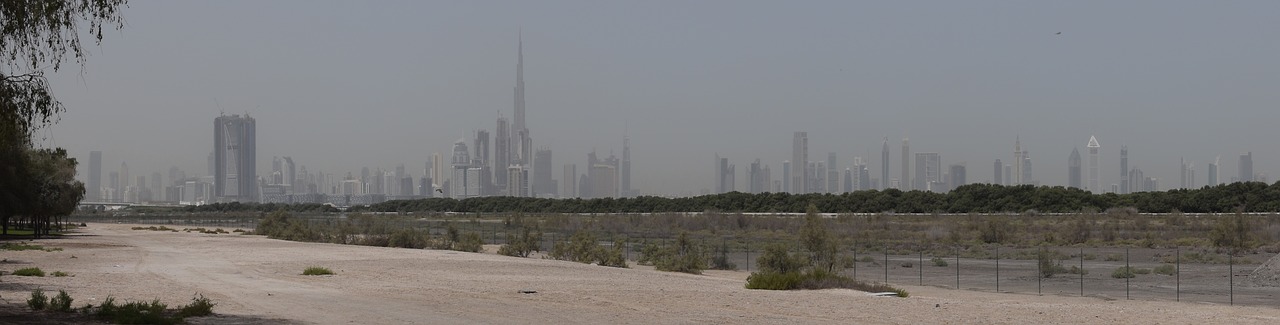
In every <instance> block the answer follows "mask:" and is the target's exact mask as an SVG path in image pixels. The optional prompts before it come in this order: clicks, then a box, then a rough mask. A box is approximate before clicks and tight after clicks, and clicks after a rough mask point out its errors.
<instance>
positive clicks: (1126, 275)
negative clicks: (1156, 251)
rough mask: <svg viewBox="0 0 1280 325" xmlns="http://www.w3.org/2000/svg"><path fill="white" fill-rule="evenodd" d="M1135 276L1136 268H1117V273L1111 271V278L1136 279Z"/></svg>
mask: <svg viewBox="0 0 1280 325" xmlns="http://www.w3.org/2000/svg"><path fill="white" fill-rule="evenodd" d="M1135 274H1136V272H1134V268H1133V267H1131V266H1121V267H1119V268H1116V270H1115V271H1111V277H1112V278H1116V279H1131V278H1135V277H1137V275H1135Z"/></svg>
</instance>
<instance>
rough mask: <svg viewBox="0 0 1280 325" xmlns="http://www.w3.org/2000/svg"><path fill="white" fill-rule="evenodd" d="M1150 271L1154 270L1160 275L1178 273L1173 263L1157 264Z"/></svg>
mask: <svg viewBox="0 0 1280 325" xmlns="http://www.w3.org/2000/svg"><path fill="white" fill-rule="evenodd" d="M1152 272H1155V273H1156V274H1160V275H1174V274H1178V269H1177V268H1176V267H1174V265H1173V264H1164V265H1161V266H1157V267H1156V268H1155V269H1154V270H1152Z"/></svg>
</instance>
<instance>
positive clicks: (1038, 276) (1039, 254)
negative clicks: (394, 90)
mask: <svg viewBox="0 0 1280 325" xmlns="http://www.w3.org/2000/svg"><path fill="white" fill-rule="evenodd" d="M1042 257H1044V247H1040V250H1039V251H1037V252H1036V295H1042V294H1044V293H1043V292H1042V291H1041V289H1040V288H1041V287H1043V285H1041V284H1040V282H1042V280H1041V279H1043V278H1044V270H1043V269H1042V268H1043V267H1044V266H1041V265H1040V258H1042Z"/></svg>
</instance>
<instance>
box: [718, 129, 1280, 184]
mask: <svg viewBox="0 0 1280 325" xmlns="http://www.w3.org/2000/svg"><path fill="white" fill-rule="evenodd" d="M900 150H901V158H900V163H901V168H900V170H899V171H900V172H901V177H898V178H890V173H889V167H890V157H891V156H890V148H889V138H885V139H884V143H883V145H882V147H881V151H880V166H879V167H880V173H879V174H880V175H879V176H880V177H879V178H873V177H871V173H870V170H869V167H868V166H867V164H866V163H865V161H864V160H863V158H862V157H854V158H853V163H852V164H851V165H849V166H848V167H845V171H844V176H843V177H840V176H839V175H840V174H839V171H838V167H837V166H838V165H837V154H836V153H834V152H832V153H828V155H827V159H826V161H812V160H810V158H809V135H808V133H807V132H795V133H794V134H793V135H792V146H791V153H792V156H791V160H784V161H783V162H782V171H783V175H782V177H781V180H774V178H773V177H774V175H772V173H771V172H770V169H769V166H768V165H767V164H762V163H761V161H760V159H758V158H757V159H755V160H754V161H753V162H752V163H751V167H750V169H748V171H747V175H746V180H747V181H748V182H749V183H748V185H747V187H746V188H743V189H739V188H737V187H735V186H734V184H735V181H734V180H735V178H736V175H735V171H736V168H735V166H734V164H732V163H730V161H729V159H728V158H726V157H721V156H720V155H719V154H716V155H715V173H714V174H713V175H714V176H715V177H714V181H713V186H712V187H711V190H710V191H706V192H709V193H725V192H732V191H739V190H745V191H746V192H748V193H763V192H787V193H797V194H801V193H842V192H851V191H857V190H870V189H889V188H896V189H900V190H904V191H908V190H922V191H933V192H946V191H949V190H951V189H954V188H956V187H958V186H962V185H965V184H968V182H969V179H968V170H967V166H966V164H965V163H963V162H962V163H957V164H951V165H947V168H946V169H943V166H944V165H943V163H942V157H941V155H940V154H939V153H937V152H912V151H911V146H910V140H908V139H906V138H904V139H902V145H901V149H900ZM1085 150H1086V151H1085V152H1086V154H1087V155H1088V156H1087V158H1086V157H1084V156H1082V155H1081V153H1080V150H1079V148H1073V149H1072V150H1071V153H1070V154H1069V155H1068V156H1067V186H1068V187H1072V188H1079V189H1083V190H1087V191H1090V192H1093V193H1120V194H1126V193H1132V192H1143V191H1159V190H1161V187H1160V179H1159V178H1155V177H1147V176H1146V175H1145V174H1144V173H1143V171H1142V169H1140V168H1137V167H1133V168H1130V166H1129V148H1128V146H1121V147H1120V171H1121V173H1120V178H1119V179H1118V182H1116V183H1113V184H1110V185H1109V186H1104V185H1103V180H1102V170H1103V169H1104V168H1103V167H1102V157H1101V151H1102V145H1101V144H1100V143H1099V142H1098V139H1097V138H1096V137H1093V136H1090V137H1089V140H1088V141H1087V142H1085ZM913 157H914V164H915V165H914V168H912V163H913V161H912V158H913ZM1220 160H1221V159H1215V160H1214V161H1213V162H1212V163H1210V164H1209V166H1208V173H1207V174H1208V178H1207V182H1205V183H1204V185H1210V186H1212V185H1218V184H1220V183H1221V182H1220V180H1221V179H1222V178H1221V177H1220V175H1219V170H1220V168H1219V167H1220V164H1219V162H1220ZM1239 161H1240V164H1239V168H1238V170H1239V176H1238V177H1232V178H1231V182H1254V181H1260V182H1267V175H1266V174H1263V173H1254V171H1253V153H1252V152H1249V153H1245V154H1242V155H1240V160H1239ZM913 170H914V174H913V173H912V171H913ZM1180 174H1181V176H1180V177H1181V183H1180V186H1179V187H1178V188H1196V187H1197V186H1199V183H1197V181H1196V171H1195V164H1194V163H1191V162H1187V161H1186V160H1185V159H1183V160H1182V162H1181V173H1180ZM1034 175H1035V174H1034V173H1033V172H1032V159H1031V153H1030V150H1028V149H1027V148H1024V147H1023V143H1022V140H1021V138H1020V137H1019V138H1015V139H1014V143H1013V157H1011V159H1010V160H1008V161H1007V162H1006V161H1005V160H1003V159H996V160H995V163H994V164H993V169H992V178H991V179H990V183H993V184H1001V185H1009V186H1013V185H1040V181H1039V180H1037V179H1035V178H1034ZM913 176H914V177H913Z"/></svg>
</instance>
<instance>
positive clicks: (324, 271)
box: [302, 266, 333, 275]
mask: <svg viewBox="0 0 1280 325" xmlns="http://www.w3.org/2000/svg"><path fill="white" fill-rule="evenodd" d="M302 275H333V270H330V269H329V268H327V267H320V266H308V267H307V268H306V269H305V270H302Z"/></svg>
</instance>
